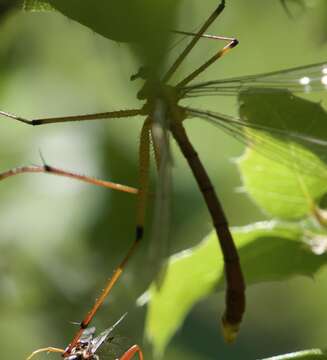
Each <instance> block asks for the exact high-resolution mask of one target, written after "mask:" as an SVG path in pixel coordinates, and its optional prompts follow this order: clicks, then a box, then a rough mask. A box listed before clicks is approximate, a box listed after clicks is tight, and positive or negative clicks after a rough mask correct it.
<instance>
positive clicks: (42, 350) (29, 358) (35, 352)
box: [26, 346, 142, 360]
mask: <svg viewBox="0 0 327 360" xmlns="http://www.w3.org/2000/svg"><path fill="white" fill-rule="evenodd" d="M42 352H47V353H51V352H54V353H61V354H63V353H64V350H63V349H59V348H55V347H52V346H49V347H46V348H42V349H38V350H35V351H33V352H32V354H31V355H30V356H29V357H28V358H26V360H31V359H32V358H33V357H34V356H35V355H37V354H40V353H42ZM141 360H142V359H141Z"/></svg>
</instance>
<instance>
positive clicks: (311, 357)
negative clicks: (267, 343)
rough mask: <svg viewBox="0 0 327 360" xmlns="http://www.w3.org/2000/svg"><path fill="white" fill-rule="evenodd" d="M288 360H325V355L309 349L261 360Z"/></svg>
mask: <svg viewBox="0 0 327 360" xmlns="http://www.w3.org/2000/svg"><path fill="white" fill-rule="evenodd" d="M288 359H293V360H294V359H295V360H296V359H302V360H316V359H319V360H324V359H327V353H326V352H324V351H322V350H320V349H310V350H303V351H297V352H294V353H290V354H285V355H279V356H273V357H271V358H266V359H262V360H288Z"/></svg>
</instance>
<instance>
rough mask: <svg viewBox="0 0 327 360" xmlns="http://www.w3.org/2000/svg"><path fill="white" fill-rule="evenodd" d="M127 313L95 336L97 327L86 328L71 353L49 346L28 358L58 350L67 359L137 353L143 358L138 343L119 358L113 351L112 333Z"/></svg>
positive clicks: (127, 358) (98, 358)
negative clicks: (66, 353) (67, 353)
mask: <svg viewBox="0 0 327 360" xmlns="http://www.w3.org/2000/svg"><path fill="white" fill-rule="evenodd" d="M126 315H127V314H124V315H123V316H122V317H121V318H120V319H119V320H118V321H116V323H115V324H114V325H112V326H111V327H110V328H108V329H106V330H104V331H103V332H102V333H101V334H99V335H98V336H95V331H96V329H95V327H91V328H88V329H85V330H84V331H83V333H82V335H81V337H80V338H79V340H78V341H77V343H76V345H75V346H74V347H73V348H72V349H71V352H70V354H69V355H65V350H62V349H56V348H51V347H49V348H45V349H39V350H36V351H34V352H33V353H32V354H31V355H30V356H29V357H28V358H27V360H30V359H31V358H32V357H34V356H35V355H36V354H38V353H41V352H58V353H61V354H62V355H63V358H64V359H65V360H101V359H102V358H104V359H106V360H109V359H112V360H132V359H133V358H134V357H135V355H138V358H139V360H143V353H142V350H141V349H140V347H139V346H138V345H133V346H131V347H130V348H129V349H128V350H127V351H125V352H124V353H123V355H120V356H119V358H117V357H116V356H115V355H114V354H113V353H112V351H111V348H112V346H113V341H114V339H115V337H114V336H113V334H112V333H113V331H114V329H115V328H116V327H117V326H118V325H119V324H120V323H121V322H122V321H123V320H124V318H125V317H126Z"/></svg>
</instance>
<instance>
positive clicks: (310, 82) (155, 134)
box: [1, 1, 327, 357]
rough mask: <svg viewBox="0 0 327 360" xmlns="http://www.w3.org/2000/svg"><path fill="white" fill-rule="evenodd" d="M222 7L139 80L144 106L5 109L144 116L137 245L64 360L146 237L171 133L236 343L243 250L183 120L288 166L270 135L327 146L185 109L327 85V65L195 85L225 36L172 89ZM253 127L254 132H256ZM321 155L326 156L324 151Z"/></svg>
mask: <svg viewBox="0 0 327 360" xmlns="http://www.w3.org/2000/svg"><path fill="white" fill-rule="evenodd" d="M224 7H225V1H221V3H220V4H219V5H218V6H217V7H216V9H215V10H214V11H213V13H212V14H211V15H210V16H209V17H208V19H207V20H206V21H205V22H204V24H203V25H202V27H201V29H200V30H199V31H198V32H197V34H196V35H195V36H194V38H193V39H192V40H191V41H190V43H189V44H188V45H187V46H186V47H185V49H184V50H183V51H182V53H181V54H180V55H179V56H178V57H177V59H176V60H175V61H174V62H173V64H172V65H171V67H170V68H169V69H168V70H167V72H166V73H165V74H164V75H163V76H162V77H161V78H160V79H158V78H153V77H152V76H151V75H152V74H151V70H149V69H146V70H144V69H142V70H140V72H139V73H138V74H137V75H135V76H133V78H134V79H135V78H137V77H140V78H143V79H144V80H145V83H144V86H143V88H142V89H141V90H140V92H139V93H138V98H139V99H140V100H143V101H144V102H145V103H144V104H143V106H141V107H140V108H138V109H130V110H119V111H112V112H106V113H98V114H87V115H76V116H68V117H55V118H44V119H35V120H28V119H25V118H22V117H19V116H16V115H13V114H9V113H5V112H1V114H2V115H4V116H6V117H9V118H12V119H14V120H17V121H20V122H23V123H25V124H29V125H44V124H54V123H60V122H70V121H72V122H73V121H83V120H96V119H112V118H125V117H132V116H137V115H141V116H145V117H146V119H145V121H144V124H143V127H142V131H141V135H140V148H139V155H140V160H139V176H140V181H139V186H138V188H139V190H138V192H137V197H138V208H137V221H136V233H135V239H134V242H133V243H132V245H131V247H130V248H129V250H128V252H127V254H126V256H125V257H124V258H123V260H122V261H121V263H120V264H119V266H118V268H117V270H116V271H115V272H114V274H113V276H112V278H111V279H110V280H109V282H108V283H107V284H106V286H105V289H104V291H103V293H102V294H101V296H100V297H99V298H98V300H97V301H96V303H95V305H94V306H93V307H92V309H91V310H90V311H89V312H88V313H87V315H86V317H85V318H84V320H83V321H82V322H81V326H80V329H79V331H78V332H77V333H76V334H75V336H74V338H73V340H72V341H71V343H70V345H69V346H68V348H67V349H66V350H65V352H64V356H65V357H67V356H69V355H70V354H72V351H73V349H74V348H76V345H77V344H78V343H79V341H80V338H81V336H82V334H83V333H84V331H85V329H86V328H87V327H88V326H89V324H90V322H91V321H92V319H93V317H94V315H95V313H96V312H97V310H98V309H99V307H100V306H101V305H102V303H103V302H104V300H105V298H106V297H107V295H108V294H109V293H110V292H111V290H112V288H113V286H114V285H115V283H116V282H117V280H118V279H119V278H120V276H121V274H122V272H123V270H124V268H125V266H126V264H127V263H128V261H129V260H130V258H131V256H132V255H133V254H134V252H135V250H136V248H137V247H138V244H139V243H140V241H141V240H142V238H143V232H144V229H143V227H144V219H145V213H146V200H147V197H148V194H149V162H150V155H149V154H150V147H151V143H152V144H153V147H154V153H155V159H156V162H157V167H158V170H159V174H160V179H165V176H164V175H165V171H167V170H169V166H167V163H169V155H170V154H169V149H168V133H169V132H170V133H171V134H172V136H173V137H174V138H175V140H176V142H177V144H178V145H179V147H180V150H181V152H182V153H183V155H184V156H185V158H186V160H187V162H188V164H189V166H190V168H191V171H192V173H193V175H194V177H195V179H196V181H197V183H198V186H199V188H200V191H201V193H202V195H203V197H204V200H205V202H206V205H207V207H208V210H209V212H210V215H211V218H212V222H213V225H214V228H215V231H216V233H217V237H218V240H219V243H220V247H221V250H222V253H223V258H224V262H225V276H226V287H227V290H226V310H225V313H224V315H223V320H222V322H223V331H224V336H225V339H226V340H227V341H233V340H234V338H235V336H236V334H237V332H238V329H239V326H240V323H241V321H242V317H243V313H244V311H245V282H244V278H243V274H242V270H241V266H240V260H239V256H238V253H237V249H236V246H235V244H234V241H233V238H232V235H231V232H230V230H229V227H228V221H227V219H226V216H225V214H224V211H223V208H222V205H221V203H220V201H219V199H218V197H217V195H216V192H215V190H214V186H213V184H212V182H211V180H210V179H209V177H208V175H207V172H206V170H205V168H204V166H203V165H202V162H201V161H200V159H199V156H198V154H197V152H196V151H195V149H194V147H193V145H192V144H191V142H190V140H189V138H188V136H187V134H186V130H185V128H184V126H183V122H184V120H186V119H187V118H190V117H199V118H204V119H205V120H209V121H210V122H213V123H215V124H217V125H218V126H220V127H221V128H222V129H223V130H225V131H227V132H228V133H230V134H231V135H233V136H235V137H236V138H238V139H239V140H240V141H242V142H245V143H246V144H248V145H250V146H256V145H257V144H261V143H263V144H265V145H266V146H265V147H264V149H263V152H264V155H267V156H271V157H273V158H274V159H277V160H278V161H280V160H281V159H282V161H286V162H288V163H291V161H292V159H291V158H290V157H289V156H288V157H287V152H286V151H285V150H284V149H283V148H282V146H278V145H276V144H275V143H274V142H273V141H271V140H269V138H267V137H266V135H267V134H268V135H271V134H272V135H273V136H277V137H281V138H286V139H291V140H294V139H298V140H300V141H301V143H304V144H306V145H308V146H309V147H311V148H318V147H324V146H326V141H324V140H321V141H319V140H317V138H316V137H313V136H306V135H301V133H299V132H296V131H295V129H294V131H288V130H289V129H285V128H283V126H282V124H269V125H267V124H265V123H262V124H260V123H259V124H253V123H251V122H247V120H248V119H245V118H241V119H237V118H233V117H230V116H226V115H223V114H220V113H217V112H211V111H205V110H198V109H194V108H191V107H189V106H183V105H181V104H180V101H181V100H183V99H187V98H191V97H193V96H199V95H219V94H222V95H239V94H240V95H241V96H242V95H244V94H245V95H248V96H253V97H255V95H258V94H259V95H262V94H266V93H272V94H275V93H276V94H279V90H282V95H285V94H286V96H289V94H290V93H289V92H288V90H289V91H294V92H311V91H312V90H319V89H325V84H326V83H327V79H326V77H325V75H326V74H327V66H325V64H324V63H321V64H315V65H310V66H305V67H300V68H295V69H289V70H285V71H280V72H274V73H269V74H262V75H253V76H245V77H240V78H232V79H227V80H217V81H210V82H206V83H199V84H194V85H192V84H191V82H192V81H193V80H195V79H196V78H197V77H198V76H199V75H200V74H202V73H203V72H204V71H205V70H206V69H207V68H208V67H209V66H211V65H212V64H214V63H215V62H216V61H217V60H218V59H220V58H221V57H222V56H224V55H225V54H226V53H228V52H229V51H230V50H231V49H233V48H234V47H235V46H236V45H237V44H238V41H237V40H236V39H234V38H226V37H222V38H221V40H225V41H227V45H225V46H224V47H223V48H222V49H220V50H218V51H217V52H216V53H215V54H214V55H213V56H212V57H210V58H209V59H208V60H207V61H205V62H204V63H203V65H201V66H200V67H198V68H197V69H195V70H194V71H193V72H191V73H190V74H189V75H188V76H186V77H185V78H184V79H183V80H181V81H180V82H179V83H178V84H176V85H170V84H169V81H170V80H171V78H172V76H173V75H174V74H175V72H176V70H177V69H178V68H179V67H180V65H181V64H182V63H183V61H184V59H185V58H186V57H187V56H188V54H189V53H190V51H191V50H192V49H193V47H194V46H195V45H196V44H197V42H198V41H199V39H200V38H201V37H202V36H203V35H204V33H205V31H206V30H207V29H208V27H209V26H210V25H211V24H212V23H213V22H214V21H215V20H216V19H217V17H218V16H219V15H220V14H221V13H222V11H223V9H224ZM217 38H219V37H217ZM286 111H288V110H286ZM166 130H168V131H166ZM249 130H256V131H255V132H252V131H249ZM291 130H292V129H291ZM320 150H321V149H320ZM317 152H319V149H317ZM319 153H320V154H322V151H320V152H319ZM325 153H326V151H325ZM168 165H169V164H168ZM308 165H309V166H308V167H307V171H308V172H309V171H310V164H308ZM161 182H162V185H163V186H165V185H166V182H167V181H161ZM158 246H160V245H158Z"/></svg>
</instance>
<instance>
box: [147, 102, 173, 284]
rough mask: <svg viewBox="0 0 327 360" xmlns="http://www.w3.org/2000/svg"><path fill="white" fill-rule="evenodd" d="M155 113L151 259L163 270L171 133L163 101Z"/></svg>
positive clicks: (167, 219) (168, 222) (167, 246)
mask: <svg viewBox="0 0 327 360" xmlns="http://www.w3.org/2000/svg"><path fill="white" fill-rule="evenodd" d="M153 117H154V119H153V120H154V121H153V126H152V141H153V146H154V149H155V153H156V161H157V168H158V181H157V186H156V194H155V204H154V219H153V228H152V235H151V236H152V237H153V241H152V244H151V248H150V261H151V262H154V263H155V264H157V266H155V267H156V268H157V269H158V270H162V269H161V265H163V264H164V261H165V259H166V258H167V256H168V255H169V254H168V252H169V238H170V236H169V231H170V210H171V209H170V205H171V204H170V195H171V186H172V182H171V165H172V160H171V153H170V144H169V136H170V134H169V132H168V119H167V109H166V105H165V104H164V102H162V101H158V102H157V104H156V110H155V111H154V114H153ZM158 265H159V267H158ZM160 275H162V274H160ZM159 280H160V279H159Z"/></svg>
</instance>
